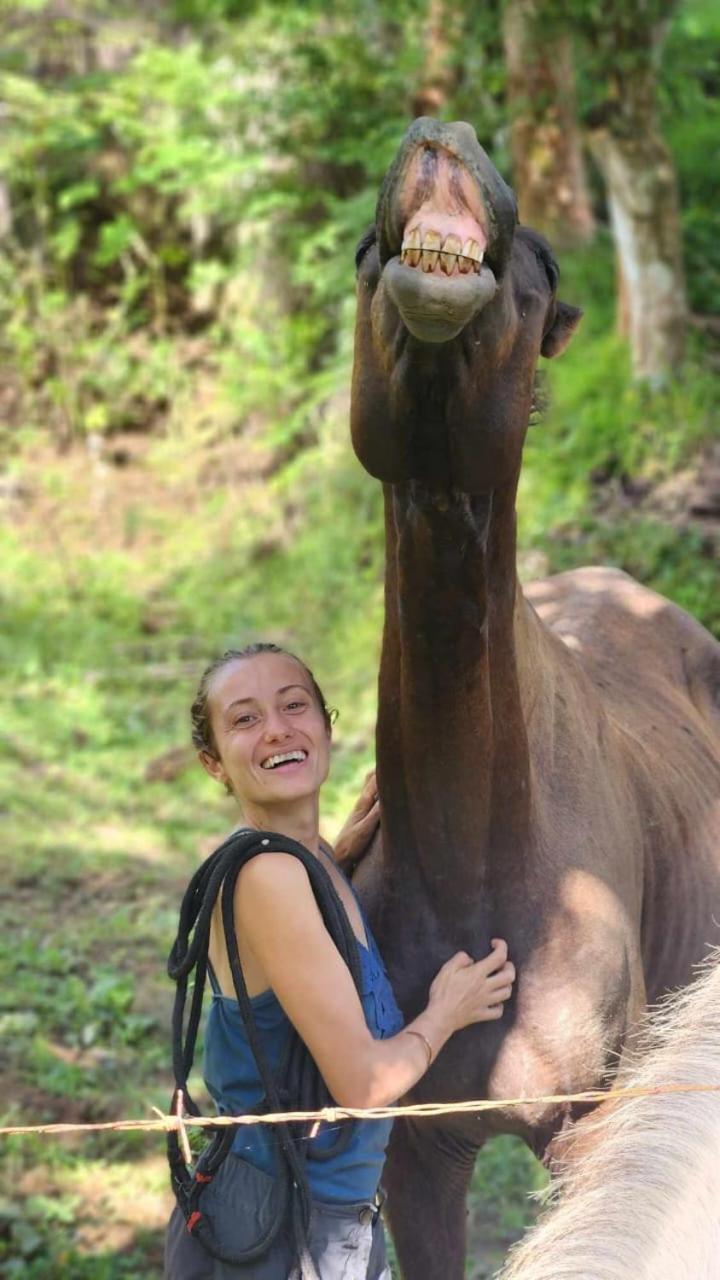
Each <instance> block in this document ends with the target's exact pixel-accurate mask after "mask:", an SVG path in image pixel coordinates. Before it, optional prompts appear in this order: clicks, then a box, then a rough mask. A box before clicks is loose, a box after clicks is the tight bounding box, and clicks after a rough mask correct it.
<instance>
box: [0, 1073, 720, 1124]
mask: <svg viewBox="0 0 720 1280" xmlns="http://www.w3.org/2000/svg"><path fill="white" fill-rule="evenodd" d="M674 1093H720V1084H666V1085H657V1086H654V1087H641V1086H637V1087H632V1086H630V1087H625V1088H621V1089H586V1090H585V1091H584V1092H582V1093H547V1094H540V1095H539V1096H537V1097H532V1098H499V1099H496V1100H490V1099H488V1098H478V1099H475V1100H473V1101H470V1102H419V1103H415V1104H412V1105H406V1106H395V1107H365V1108H362V1107H323V1108H322V1109H321V1110H319V1111H278V1112H271V1113H269V1114H268V1115H263V1116H257V1115H242V1116H183V1117H180V1116H177V1115H163V1114H162V1113H160V1112H159V1111H158V1109H157V1107H153V1108H152V1110H153V1111H154V1112H155V1114H156V1116H157V1117H158V1118H157V1119H156V1120H106V1121H101V1122H97V1123H95V1124H65V1123H59V1124H34V1125H23V1124H19V1125H3V1126H0V1137H19V1136H22V1135H25V1134H33V1133H37V1134H63V1133H100V1132H109V1131H114V1132H123V1133H126V1132H128V1131H129V1130H132V1129H136V1130H138V1131H141V1132H146V1133H153V1132H165V1133H167V1132H168V1131H172V1130H178V1129H180V1130H185V1129H205V1128H222V1127H223V1126H225V1125H253V1124H285V1123H290V1122H298V1123H303V1122H308V1123H309V1122H311V1121H324V1122H326V1123H327V1124H337V1122H338V1121H339V1120H391V1119H400V1118H402V1117H406V1116H412V1117H414V1118H415V1119H422V1118H423V1117H433V1116H443V1115H463V1114H468V1113H469V1114H472V1113H473V1112H478V1113H479V1112H483V1111H502V1110H505V1109H508V1108H514V1107H540V1106H545V1105H547V1104H548V1103H565V1102H596V1103H600V1102H609V1101H614V1100H617V1099H622V1098H646V1097H656V1096H658V1095H659V1094H674Z"/></svg>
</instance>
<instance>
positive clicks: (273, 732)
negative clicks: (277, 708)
mask: <svg viewBox="0 0 720 1280" xmlns="http://www.w3.org/2000/svg"><path fill="white" fill-rule="evenodd" d="M289 734H290V730H289V728H288V726H287V724H286V723H285V721H284V719H283V717H282V716H281V715H279V714H278V713H277V712H274V713H273V714H272V715H269V716H268V718H267V720H266V721H265V737H266V738H267V739H268V741H270V742H273V741H275V740H276V739H278V738H287V737H288V736H289Z"/></svg>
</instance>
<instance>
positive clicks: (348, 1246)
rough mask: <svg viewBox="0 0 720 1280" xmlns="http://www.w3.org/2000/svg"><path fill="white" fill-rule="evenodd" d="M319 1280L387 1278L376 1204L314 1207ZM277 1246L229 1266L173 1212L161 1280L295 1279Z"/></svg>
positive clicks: (312, 1228) (285, 1255)
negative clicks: (263, 1254)
mask: <svg viewBox="0 0 720 1280" xmlns="http://www.w3.org/2000/svg"><path fill="white" fill-rule="evenodd" d="M308 1244H309V1246H310V1253H311V1255H312V1258H313V1261H314V1263H315V1267H316V1269H317V1273H318V1275H319V1277H320V1280H390V1268H389V1266H388V1263H387V1258H386V1255H385V1235H384V1232H383V1226H382V1220H381V1218H380V1214H379V1212H378V1210H377V1208H376V1207H375V1205H372V1204H368V1203H367V1202H366V1201H363V1202H361V1203H358V1204H336V1205H334V1204H320V1203H319V1202H315V1203H314V1204H313V1212H312V1218H311V1221H310V1233H309V1237H308ZM289 1257H290V1255H289V1251H288V1248H287V1245H283V1243H282V1242H279V1243H278V1245H277V1246H275V1245H274V1246H273V1247H272V1249H271V1250H270V1252H269V1254H268V1255H267V1256H266V1257H265V1258H263V1259H261V1260H260V1261H259V1262H251V1263H247V1264H245V1265H243V1266H240V1267H231V1266H228V1265H227V1264H226V1263H224V1262H218V1261H216V1259H214V1258H211V1257H210V1255H209V1254H208V1253H207V1252H206V1250H205V1249H203V1247H202V1245H201V1244H200V1243H199V1241H197V1240H195V1239H194V1238H193V1236H191V1235H189V1234H188V1231H187V1228H186V1226H185V1222H184V1219H183V1217H182V1215H181V1213H180V1210H179V1209H177V1208H176V1209H174V1210H173V1213H172V1216H171V1218H170V1222H169V1224H168V1230H167V1237H166V1240H165V1273H164V1274H165V1280H300V1277H299V1272H298V1270H297V1268H296V1267H292V1266H291V1265H290V1263H289V1261H288V1259H289Z"/></svg>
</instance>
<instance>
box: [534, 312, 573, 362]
mask: <svg viewBox="0 0 720 1280" xmlns="http://www.w3.org/2000/svg"><path fill="white" fill-rule="evenodd" d="M581 316H582V311H581V310H580V307H571V306H569V304H568V303H567V302H558V303H557V305H556V307H555V319H554V320H553V322H552V324H551V326H550V328H549V329H548V331H547V333H546V334H545V337H544V338H543V340H542V346H541V347H540V353H541V355H544V356H546V358H547V359H548V360H550V359H551V358H552V356H559V355H561V353H562V352H563V351H564V350H565V348H566V346H567V345H568V343H569V341H570V339H571V338H572V336H573V334H574V332H575V330H576V329H577V327H578V325H579V323H580V317H581Z"/></svg>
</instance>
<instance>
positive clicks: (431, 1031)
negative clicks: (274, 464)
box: [235, 853, 515, 1107]
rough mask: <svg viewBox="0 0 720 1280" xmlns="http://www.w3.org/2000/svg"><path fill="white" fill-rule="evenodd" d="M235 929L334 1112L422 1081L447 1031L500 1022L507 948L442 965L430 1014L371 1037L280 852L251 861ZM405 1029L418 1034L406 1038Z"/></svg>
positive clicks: (378, 1100) (298, 873) (301, 873)
mask: <svg viewBox="0 0 720 1280" xmlns="http://www.w3.org/2000/svg"><path fill="white" fill-rule="evenodd" d="M235 918H236V921H237V925H238V933H239V934H241V935H242V938H243V940H244V944H245V946H246V947H247V948H249V949H250V951H251V953H252V956H253V959H254V960H255V961H256V962H257V965H258V966H259V968H260V969H261V970H262V972H263V973H264V974H265V976H266V978H267V983H268V986H270V987H272V989H273V991H274V992H275V995H276V996H277V998H278V1000H279V1001H280V1004H281V1005H282V1007H283V1009H284V1010H285V1012H286V1014H287V1015H288V1017H289V1019H290V1021H291V1022H292V1023H293V1025H294V1026H295V1027H296V1029H297V1031H298V1032H299V1034H300V1035H301V1036H302V1039H303V1040H304V1041H305V1044H306V1045H307V1047H308V1049H309V1050H310V1053H311V1054H312V1057H313V1058H314V1060H315V1062H316V1063H317V1066H318V1068H319V1070H320V1072H321V1074H322V1076H323V1079H324V1080H325V1083H326V1084H327V1086H328V1088H329V1090H330V1093H331V1094H332V1096H333V1097H334V1099H335V1101H336V1102H337V1103H338V1105H339V1106H346V1107H382V1106H387V1105H389V1104H390V1103H391V1102H394V1101H396V1099H397V1098H399V1097H401V1096H402V1094H404V1093H406V1092H407V1090H408V1089H410V1088H412V1086H413V1085H414V1084H416V1082H417V1081H418V1080H419V1079H420V1077H421V1076H422V1075H424V1074H425V1071H426V1070H427V1068H428V1065H429V1060H428V1053H427V1050H426V1046H425V1044H424V1042H423V1038H425V1039H427V1041H428V1042H429V1043H430V1045H431V1047H432V1051H433V1057H434V1056H435V1055H436V1054H437V1053H438V1052H439V1051H440V1049H441V1048H442V1046H443V1045H444V1044H445V1042H446V1040H448V1039H449V1037H450V1036H451V1035H452V1033H453V1031H456V1030H458V1029H459V1028H460V1027H463V1026H467V1025H469V1024H470V1023H471V1022H481V1021H488V1020H490V1019H495V1018H499V1017H501V1016H502V1009H503V1005H502V1002H503V1001H504V1000H506V999H508V998H509V996H510V993H511V990H512V983H513V980H514V977H515V971H514V968H513V966H512V965H510V964H509V963H508V962H507V949H506V947H505V944H504V943H500V942H498V943H496V945H495V946H494V949H493V951H492V952H491V953H490V955H489V956H487V957H485V959H483V960H481V961H479V962H478V963H477V964H474V963H473V962H472V960H471V959H470V957H469V956H467V955H465V953H463V952H461V953H459V954H458V955H457V956H453V958H452V959H451V960H449V961H448V962H447V964H445V965H443V967H442V969H441V970H440V972H439V974H438V975H437V977H436V979H435V981H434V982H433V984H432V987H431V988H430V998H429V1001H428V1005H427V1008H426V1009H425V1010H424V1011H423V1012H422V1013H421V1014H420V1016H419V1017H418V1018H416V1019H415V1020H414V1022H411V1023H410V1024H409V1026H408V1027H406V1028H405V1029H404V1031H401V1032H399V1033H398V1034H397V1035H395V1036H392V1037H390V1038H389V1039H387V1040H375V1039H373V1036H372V1035H371V1033H370V1031H369V1030H368V1027H367V1024H366V1022H365V1015H364V1012H363V1008H362V1005H361V1003H360V999H359V997H358V994H357V991H356V990H355V985H354V983H353V980H352V976H351V974H350V971H349V969H348V968H347V965H346V964H345V962H344V961H343V959H342V957H341V956H340V954H339V952H338V950H337V948H336V946H335V944H334V942H333V940H332V938H331V937H330V934H329V933H328V931H327V929H326V928H325V925H324V923H323V919H322V916H321V914H320V911H319V909H318V906H317V903H316V901H315V897H314V895H313V892H312V889H311V888H310V882H309V880H308V876H307V873H306V871H305V869H304V867H303V866H302V864H301V863H300V862H298V860H297V858H293V857H292V856H291V855H290V854H285V853H272V854H270V853H268V854H263V855H262V857H260V858H253V859H252V861H251V862H250V863H248V864H247V866H246V867H244V868H243V870H242V872H241V873H240V875H239V877H238V882H237V886H236V890H235ZM408 1030H412V1031H416V1032H418V1033H420V1034H418V1035H408V1034H407V1032H408Z"/></svg>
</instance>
